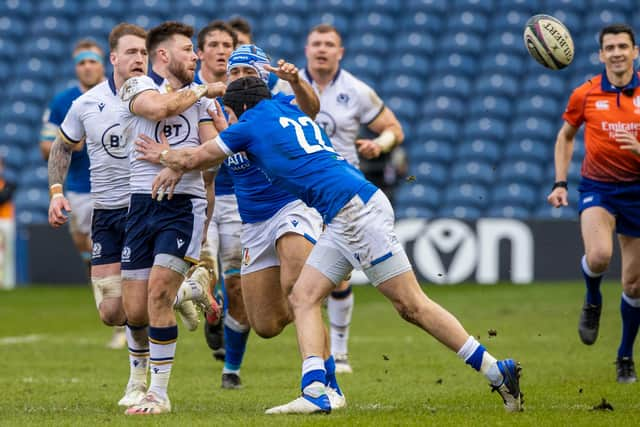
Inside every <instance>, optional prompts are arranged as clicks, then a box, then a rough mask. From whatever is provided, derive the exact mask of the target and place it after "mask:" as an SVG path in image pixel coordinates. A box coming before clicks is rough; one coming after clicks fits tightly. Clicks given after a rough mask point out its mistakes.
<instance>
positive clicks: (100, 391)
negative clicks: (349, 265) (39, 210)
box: [0, 283, 640, 426]
mask: <svg viewBox="0 0 640 427" xmlns="http://www.w3.org/2000/svg"><path fill="white" fill-rule="evenodd" d="M425 289H426V290H427V292H428V294H430V295H431V296H432V297H433V298H434V299H435V300H436V301H438V302H440V303H441V304H442V305H444V306H445V307H447V308H448V309H449V310H450V311H452V312H453V313H454V314H456V315H457V316H458V317H459V319H460V320H461V321H462V323H463V324H464V325H465V326H466V328H467V329H468V330H469V332H470V333H472V334H474V335H477V336H480V337H481V341H482V342H483V343H484V344H485V345H486V346H487V348H488V349H489V350H490V351H491V352H492V353H493V354H494V355H495V356H497V357H506V356H509V357H513V358H516V359H517V360H519V361H520V362H521V363H522V366H523V368H524V369H523V378H522V388H523V391H524V395H525V401H526V403H525V406H526V411H525V412H524V413H520V414H507V413H505V412H504V410H503V409H502V403H501V401H500V400H499V397H498V396H497V395H496V394H495V393H494V394H491V393H490V392H489V387H488V386H487V385H486V383H485V380H484V379H483V378H482V377H481V376H480V375H478V374H477V373H475V372H474V371H473V370H472V369H470V368H469V367H467V366H466V365H464V364H463V363H462V362H461V361H460V360H459V359H458V358H457V357H456V355H455V354H453V353H451V352H449V351H448V350H446V349H445V348H444V347H442V346H441V345H439V344H438V343H436V342H435V341H434V340H433V339H432V338H430V337H427V336H426V335H425V334H424V333H422V332H421V331H420V330H419V329H417V328H416V327H413V326H410V325H408V324H405V323H404V322H403V321H402V320H400V318H399V317H398V316H397V315H396V314H395V312H394V311H393V309H392V308H391V306H390V305H389V304H388V303H387V302H386V301H385V300H384V299H383V298H382V296H381V295H379V294H378V293H377V292H376V291H375V290H374V289H372V288H370V287H358V288H357V289H356V290H355V292H356V308H355V312H354V318H353V326H352V331H351V341H350V353H351V359H352V365H353V367H354V369H355V373H354V374H353V375H347V376H343V377H340V379H341V385H342V387H343V390H344V391H345V392H346V395H347V399H348V408H347V409H346V410H344V411H341V412H335V413H333V414H331V415H329V416H307V417H303V416H275V417H274V416H266V415H263V411H264V409H265V408H267V407H270V406H273V405H276V404H281V403H285V402H286V401H288V400H290V399H292V398H294V397H296V395H297V393H298V387H299V374H300V362H299V356H298V353H297V347H296V342H295V335H294V333H293V332H294V331H293V328H288V329H287V330H286V331H285V333H284V334H283V335H282V336H280V337H277V338H274V339H271V340H263V339H260V338H258V337H256V336H255V335H252V336H251V338H250V340H249V345H248V351H247V355H246V358H245V363H244V366H243V368H242V377H243V381H244V383H245V387H244V389H242V390H239V391H223V390H221V389H220V371H221V368H222V366H221V364H220V363H219V362H215V361H214V360H213V359H212V358H211V356H210V352H209V350H208V348H207V347H206V345H205V343H204V340H203V336H202V331H201V330H200V329H199V330H198V331H196V332H195V333H188V332H186V330H184V329H181V331H180V334H181V335H180V339H179V341H178V350H177V357H176V360H177V362H176V365H175V366H174V369H173V373H172V379H171V386H170V395H171V400H172V405H173V408H174V412H173V413H172V414H170V415H167V416H161V417H155V418H152V419H149V418H144V419H140V418H135V419H132V418H128V417H125V416H124V415H123V414H122V410H121V409H120V408H118V407H117V406H116V402H117V401H118V399H119V398H120V397H121V393H122V390H123V387H124V384H125V382H126V379H127V375H128V365H127V360H126V358H127V356H126V352H125V351H113V350H107V349H106V348H105V347H104V344H105V343H106V341H107V340H108V338H109V336H110V330H109V329H107V328H105V327H102V326H101V324H100V323H99V321H98V318H97V314H96V311H95V306H94V304H93V298H92V296H91V295H90V291H89V289H88V288H46V287H32V288H26V289H18V290H16V291H12V292H2V293H0V390H2V394H1V395H0V425H11V426H13V425H38V426H40V425H82V426H87V425H171V426H176V425H207V426H211V425H242V426H254V425H256V426H262V425H277V426H284V425H301V424H303V423H304V425H327V426H328V425H349V426H352V425H397V426H404V425H427V424H428V425H451V426H465V425H469V426H471V425H474V426H477V425H497V426H512V425H527V426H561V425H589V426H600V425H611V426H622V425H638V419H640V417H639V415H638V414H639V413H640V412H639V410H640V402H639V399H638V395H639V391H640V384H632V385H620V384H617V383H616V382H615V367H614V365H613V362H614V359H615V354H616V349H617V345H618V339H619V336H620V318H619V313H618V305H619V295H620V287H619V285H618V284H614V283H608V284H606V285H605V286H604V294H605V303H606V304H605V307H604V311H603V318H602V319H603V321H602V326H601V333H600V337H599V339H598V342H597V343H596V344H595V345H594V346H591V347H587V346H584V345H582V344H581V343H580V341H579V339H578V335H577V332H576V324H577V318H578V314H579V307H580V305H581V300H582V292H583V288H582V285H580V284H538V285H532V286H514V285H499V286H479V285H463V286H454V287H434V286H430V287H426V288H425ZM489 329H495V330H496V331H497V336H496V337H492V338H489V337H488V333H487V331H488V330H489ZM30 335H31V336H33V337H32V338H31V339H32V340H33V341H32V342H21V343H15V344H11V343H10V341H11V340H10V339H8V338H7V337H18V336H20V337H24V336H30ZM387 359H388V360H387ZM603 397H604V398H606V399H607V401H608V402H610V403H611V404H612V405H613V407H614V411H613V412H611V411H606V412H603V411H594V410H592V407H593V406H594V405H596V404H598V403H599V402H600V400H601V399H602V398H603Z"/></svg>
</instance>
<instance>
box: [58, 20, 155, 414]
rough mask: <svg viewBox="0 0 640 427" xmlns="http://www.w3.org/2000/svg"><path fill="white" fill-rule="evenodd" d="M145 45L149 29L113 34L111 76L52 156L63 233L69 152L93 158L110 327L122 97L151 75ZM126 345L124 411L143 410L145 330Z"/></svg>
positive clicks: (98, 256) (84, 103)
mask: <svg viewBox="0 0 640 427" xmlns="http://www.w3.org/2000/svg"><path fill="white" fill-rule="evenodd" d="M145 39H146V32H145V30H144V29H143V28H141V27H138V26H137V25H132V24H120V25H117V26H116V27H114V29H113V30H112V31H111V34H110V35H109V48H110V50H111V53H110V59H111V63H112V64H113V67H114V72H113V75H112V76H110V77H109V79H108V80H107V81H104V82H102V83H99V84H98V85H96V86H95V87H93V88H92V89H90V90H88V91H87V92H85V93H84V94H83V95H81V96H80V97H79V98H77V99H76V100H75V101H74V102H73V105H72V106H71V108H70V109H69V112H68V113H67V114H66V117H65V118H64V121H63V122H62V124H61V125H60V129H59V132H58V136H57V137H56V139H55V141H54V142H53V145H52V146H51V151H50V155H49V185H50V192H51V203H50V206H49V223H50V224H51V225H52V226H53V227H60V226H61V225H63V224H64V223H66V222H67V216H66V215H65V214H64V211H65V210H66V211H70V210H71V207H70V203H69V201H68V200H67V199H66V198H65V196H64V193H63V187H62V182H64V177H65V175H66V173H67V171H68V170H69V164H70V163H71V162H72V155H73V154H72V153H73V152H74V149H75V147H76V146H78V145H79V144H83V145H84V146H85V147H86V149H87V151H88V156H89V158H90V160H91V195H92V202H93V206H94V210H93V220H92V226H91V238H92V241H93V251H92V257H91V282H92V284H93V292H94V296H95V299H96V306H97V308H98V311H99V312H100V318H101V319H102V321H103V322H104V323H105V324H106V325H125V323H126V316H125V313H124V308H123V306H122V283H121V277H120V256H121V254H122V248H123V243H124V231H125V224H126V216H127V210H128V206H129V159H128V155H127V147H126V146H124V144H123V141H122V137H121V130H122V128H121V126H120V108H119V107H120V98H119V97H118V90H119V89H120V87H122V85H123V84H124V82H125V81H126V80H128V79H129V78H130V77H133V76H144V75H146V74H147V62H148V55H147V49H146V47H145ZM126 339H127V345H128V347H129V353H130V356H129V359H130V360H129V362H130V376H129V385H128V386H127V388H126V391H125V395H124V397H123V398H122V399H121V400H120V402H119V405H121V406H131V405H134V404H136V403H138V402H139V401H140V400H141V399H142V398H143V397H144V395H145V392H146V382H147V361H148V355H149V346H148V343H147V342H146V341H147V333H146V327H142V328H138V327H135V326H133V325H127V328H126ZM140 342H142V345H139V343H140Z"/></svg>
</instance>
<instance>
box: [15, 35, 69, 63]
mask: <svg viewBox="0 0 640 427" xmlns="http://www.w3.org/2000/svg"><path fill="white" fill-rule="evenodd" d="M69 51H70V49H69V48H68V46H67V43H64V42H62V41H61V40H59V39H56V38H53V37H38V38H37V39H35V40H30V41H29V43H28V44H27V45H26V46H24V47H23V53H24V54H25V55H27V56H33V57H36V58H45V59H49V60H51V61H57V60H58V59H59V58H61V57H63V56H67V55H68V54H69Z"/></svg>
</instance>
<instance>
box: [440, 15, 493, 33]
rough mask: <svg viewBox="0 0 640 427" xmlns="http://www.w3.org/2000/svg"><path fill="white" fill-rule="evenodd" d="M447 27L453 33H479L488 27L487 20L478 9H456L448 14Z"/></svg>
mask: <svg viewBox="0 0 640 427" xmlns="http://www.w3.org/2000/svg"><path fill="white" fill-rule="evenodd" d="M447 28H448V30H449V31H451V32H453V33H466V34H469V33H476V34H481V33H484V32H485V31H487V28H489V20H488V19H487V17H486V15H485V14H483V13H482V12H480V11H477V10H460V9H457V11H456V12H453V13H451V14H450V15H449V18H448V19H447Z"/></svg>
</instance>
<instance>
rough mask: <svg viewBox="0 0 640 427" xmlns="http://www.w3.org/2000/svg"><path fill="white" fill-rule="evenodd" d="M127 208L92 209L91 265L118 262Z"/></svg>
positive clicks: (122, 242)
mask: <svg viewBox="0 0 640 427" xmlns="http://www.w3.org/2000/svg"><path fill="white" fill-rule="evenodd" d="M127 210H128V208H120V209H94V210H93V218H92V219H91V240H92V241H93V249H92V251H91V265H104V264H113V263H116V262H118V263H119V262H120V254H121V253H122V246H123V244H124V229H125V226H126V225H127Z"/></svg>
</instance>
